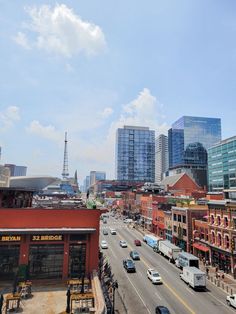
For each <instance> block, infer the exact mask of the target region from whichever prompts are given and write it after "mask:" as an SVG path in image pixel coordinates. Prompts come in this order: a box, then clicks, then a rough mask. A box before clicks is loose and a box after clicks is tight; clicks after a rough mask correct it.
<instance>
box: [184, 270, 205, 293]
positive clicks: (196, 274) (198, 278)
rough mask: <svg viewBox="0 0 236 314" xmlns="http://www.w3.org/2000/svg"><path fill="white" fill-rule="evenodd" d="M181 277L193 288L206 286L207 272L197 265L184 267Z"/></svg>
mask: <svg viewBox="0 0 236 314" xmlns="http://www.w3.org/2000/svg"><path fill="white" fill-rule="evenodd" d="M180 278H181V279H182V280H183V281H185V282H186V283H187V284H188V285H189V286H190V287H192V288H193V289H205V288H206V273H205V272H203V271H201V270H200V269H198V268H196V267H183V272H182V273H181V274H180Z"/></svg>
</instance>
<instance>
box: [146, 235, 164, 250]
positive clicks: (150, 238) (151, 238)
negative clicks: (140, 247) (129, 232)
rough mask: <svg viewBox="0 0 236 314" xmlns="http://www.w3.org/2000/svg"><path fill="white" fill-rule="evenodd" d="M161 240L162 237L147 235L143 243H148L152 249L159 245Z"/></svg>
mask: <svg viewBox="0 0 236 314" xmlns="http://www.w3.org/2000/svg"><path fill="white" fill-rule="evenodd" d="M160 239H161V238H160V237H156V236H154V235H152V234H145V235H144V237H143V241H144V242H146V243H147V244H148V245H149V246H151V247H152V248H154V247H155V246H157V245H158V242H159V241H160Z"/></svg>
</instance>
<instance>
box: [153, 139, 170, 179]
mask: <svg viewBox="0 0 236 314" xmlns="http://www.w3.org/2000/svg"><path fill="white" fill-rule="evenodd" d="M168 166H169V164H168V137H167V136H166V135H164V134H160V135H159V136H158V137H157V138H156V145H155V182H156V183H158V184H160V182H161V181H162V180H163V175H164V173H165V172H166V171H167V170H168Z"/></svg>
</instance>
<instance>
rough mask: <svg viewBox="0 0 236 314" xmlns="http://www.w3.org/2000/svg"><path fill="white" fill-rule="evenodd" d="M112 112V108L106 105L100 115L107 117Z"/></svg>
mask: <svg viewBox="0 0 236 314" xmlns="http://www.w3.org/2000/svg"><path fill="white" fill-rule="evenodd" d="M112 114H113V109H112V108H110V107H106V108H104V110H103V112H102V113H101V116H102V117H103V118H104V119H106V118H108V117H110V115H112Z"/></svg>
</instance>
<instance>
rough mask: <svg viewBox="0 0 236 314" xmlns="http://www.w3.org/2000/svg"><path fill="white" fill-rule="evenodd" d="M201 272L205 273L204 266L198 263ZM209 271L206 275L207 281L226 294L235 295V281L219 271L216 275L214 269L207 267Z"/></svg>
mask: <svg viewBox="0 0 236 314" xmlns="http://www.w3.org/2000/svg"><path fill="white" fill-rule="evenodd" d="M199 268H200V269H201V270H202V271H204V272H206V266H205V265H204V264H203V262H202V261H200V267H199ZM207 268H208V269H209V273H208V280H209V281H210V282H211V283H213V284H214V285H215V286H217V287H219V288H221V289H222V290H224V291H225V292H226V293H228V294H235V293H236V280H235V279H234V278H233V277H232V276H231V275H229V274H226V273H224V272H223V271H221V270H218V271H217V274H216V267H213V266H211V265H210V266H209V265H208V266H207Z"/></svg>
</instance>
